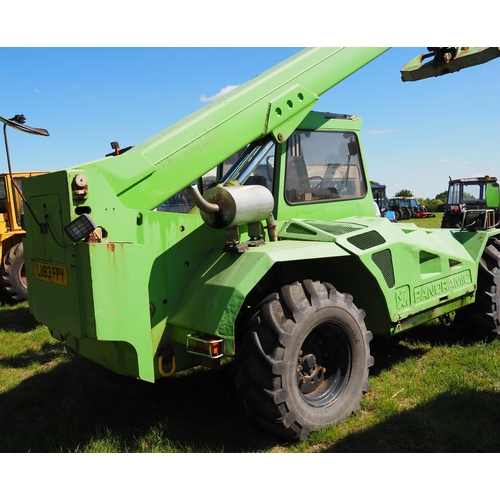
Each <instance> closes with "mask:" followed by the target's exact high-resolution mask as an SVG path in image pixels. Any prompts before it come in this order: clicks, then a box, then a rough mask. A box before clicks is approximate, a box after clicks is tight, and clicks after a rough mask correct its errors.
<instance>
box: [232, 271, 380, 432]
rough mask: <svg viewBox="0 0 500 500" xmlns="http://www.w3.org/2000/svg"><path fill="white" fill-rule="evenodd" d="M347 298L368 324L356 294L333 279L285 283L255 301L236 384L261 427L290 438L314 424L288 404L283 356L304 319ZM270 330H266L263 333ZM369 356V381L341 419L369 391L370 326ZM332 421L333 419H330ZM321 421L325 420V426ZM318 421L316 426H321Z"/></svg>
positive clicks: (366, 338) (368, 334)
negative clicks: (355, 301) (345, 290)
mask: <svg viewBox="0 0 500 500" xmlns="http://www.w3.org/2000/svg"><path fill="white" fill-rule="evenodd" d="M339 302H343V303H344V304H345V306H346V308H347V309H348V310H349V311H350V313H351V314H352V315H353V316H355V317H356V318H357V320H358V321H359V322H360V323H362V324H363V325H364V321H363V319H364V316H365V313H364V311H362V310H360V309H358V308H356V306H355V305H354V304H353V302H352V297H351V296H350V295H348V294H341V293H339V292H338V291H337V290H336V289H335V288H334V287H333V286H332V285H330V284H328V283H320V282H318V281H316V282H313V281H311V280H304V281H303V282H295V283H293V284H291V285H286V286H284V287H283V288H282V289H281V292H280V293H279V294H277V293H273V294H270V295H268V296H267V297H266V298H265V299H264V300H263V301H261V302H260V304H259V305H258V306H257V307H256V310H255V314H254V315H253V317H252V319H251V320H250V322H249V325H248V328H247V329H246V331H245V332H244V334H243V335H242V336H241V337H239V341H238V344H237V345H238V356H237V372H236V378H235V380H236V385H237V388H238V395H239V397H240V399H241V400H242V402H243V405H244V406H245V407H246V409H247V410H248V411H249V412H250V413H251V414H252V415H253V416H254V417H255V418H256V420H257V421H258V422H259V423H260V425H261V426H262V427H264V428H265V429H267V430H268V431H270V432H272V433H273V434H275V435H277V436H280V437H282V438H285V439H287V440H297V439H298V440H303V439H305V438H306V437H307V435H308V434H309V432H310V431H311V430H312V427H311V425H309V423H308V422H306V421H303V419H301V418H300V416H299V415H296V414H295V413H294V412H293V411H292V409H291V408H290V407H289V405H288V404H287V400H288V394H287V391H286V390H285V389H284V388H283V387H282V378H283V376H284V373H285V372H286V371H287V370H290V367H289V366H288V365H287V363H284V362H283V356H284V352H285V350H286V348H287V347H288V346H289V344H290V343H291V342H292V341H293V338H292V337H293V336H292V335H290V333H289V332H290V330H291V329H292V328H293V325H294V324H295V323H297V322H300V321H301V319H302V318H303V317H304V316H305V315H307V314H311V311H317V310H319V309H321V308H323V307H328V306H331V305H336V304H338V303H339ZM263 331H265V334H264V335H262V334H261V333H262V332H263ZM363 337H364V343H365V350H366V352H367V353H368V354H367V356H366V367H365V371H366V373H365V381H364V382H363V384H362V388H361V391H360V393H359V395H358V397H357V398H353V400H354V401H353V405H352V408H351V411H350V412H348V413H346V414H345V415H341V416H340V417H339V419H338V421H341V420H343V419H345V418H346V417H347V416H348V415H349V414H350V413H352V412H355V411H358V410H359V401H360V400H361V398H362V397H363V394H364V393H366V392H368V390H369V383H368V370H369V367H370V366H372V365H373V358H372V357H371V356H370V355H369V342H370V340H371V339H372V334H371V332H369V331H367V330H366V328H365V331H364V333H363ZM330 425H331V424H330ZM320 427H322V426H320ZM320 427H316V428H320Z"/></svg>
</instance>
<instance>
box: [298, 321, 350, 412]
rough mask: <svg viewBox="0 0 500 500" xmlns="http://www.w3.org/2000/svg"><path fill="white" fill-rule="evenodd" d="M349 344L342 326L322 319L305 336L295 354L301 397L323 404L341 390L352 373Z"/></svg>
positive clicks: (336, 396) (334, 397)
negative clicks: (296, 355)
mask: <svg viewBox="0 0 500 500" xmlns="http://www.w3.org/2000/svg"><path fill="white" fill-rule="evenodd" d="M351 362H352V354H351V346H350V343H349V339H348V337H347V334H346V332H345V330H344V329H343V328H342V327H341V326H340V325H337V324H335V323H323V324H321V325H319V326H318V327H316V328H315V329H314V330H312V331H311V332H310V333H309V335H308V336H307V337H306V339H305V340H304V342H303V344H302V347H301V349H300V351H299V353H298V358H297V387H298V390H299V392H300V394H301V396H302V397H303V398H304V400H305V401H306V402H307V403H308V404H309V405H310V406H314V407H317V408H319V407H325V406H328V405H330V404H331V403H332V402H334V401H335V400H336V399H337V398H338V397H339V396H340V394H341V393H342V391H343V390H344V388H345V387H346V385H347V382H348V381H349V376H350V373H351Z"/></svg>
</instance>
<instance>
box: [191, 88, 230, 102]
mask: <svg viewBox="0 0 500 500" xmlns="http://www.w3.org/2000/svg"><path fill="white" fill-rule="evenodd" d="M237 86H238V85H228V86H227V87H224V88H223V89H222V90H221V91H220V92H218V93H217V94H215V95H213V96H210V97H207V96H205V94H203V95H202V96H201V97H200V101H201V102H209V101H213V100H214V99H217V97H220V96H221V95H224V94H227V93H228V92H230V91H231V90H233V89H235V88H236V87H237Z"/></svg>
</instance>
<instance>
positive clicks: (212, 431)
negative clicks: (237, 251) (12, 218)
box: [0, 304, 500, 453]
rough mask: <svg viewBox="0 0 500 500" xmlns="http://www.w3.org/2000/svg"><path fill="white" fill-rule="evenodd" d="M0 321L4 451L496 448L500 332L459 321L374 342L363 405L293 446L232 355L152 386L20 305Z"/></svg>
mask: <svg viewBox="0 0 500 500" xmlns="http://www.w3.org/2000/svg"><path fill="white" fill-rule="evenodd" d="M0 328H1V329H0V429H2V433H1V434H0V452H1V453H6V452H11V453H12V452H44V453H46V452H49V453H57V452H77V453H78V452H81V453H116V452H130V453H159V452H162V453H187V452H192V453H205V452H214V453H228V452H232V453H234V452H254V453H259V452H282V453H284V452H288V453H296V452H337V453H345V452H365V453H369V452H428V453H432V452H487V453H494V452H498V451H500V434H499V433H498V422H499V421H500V397H499V396H500V363H499V351H500V340H495V341H493V342H489V343H488V342H485V341H483V340H481V339H478V338H477V337H476V336H475V335H474V332H468V331H460V330H459V329H457V328H455V327H448V328H445V327H443V326H441V325H439V324H436V325H430V326H426V327H423V328H418V329H415V330H414V331H413V332H412V333H411V334H408V335H406V336H404V337H403V336H402V337H399V338H394V339H389V340H380V339H375V340H374V341H372V353H373V355H374V357H375V365H374V366H373V368H372V369H371V370H370V382H371V391H370V392H369V393H368V394H367V395H366V396H365V397H364V399H363V400H362V409H361V412H360V413H358V414H356V415H353V416H351V417H350V418H349V419H348V420H347V421H345V422H344V423H342V424H341V425H338V426H336V427H334V428H331V429H328V430H325V431H321V432H314V433H312V434H311V435H310V437H309V439H308V440H307V441H305V442H303V443H293V444H290V443H284V442H282V441H280V440H278V439H275V438H274V437H273V436H270V435H268V434H266V433H265V432H263V431H262V430H261V428H260V427H259V426H257V425H256V424H255V423H254V422H253V421H252V420H251V419H250V418H249V417H248V415H247V414H246V413H245V411H244V410H243V409H242V408H241V407H240V405H239V404H238V402H237V400H236V398H235V390H234V386H233V382H232V373H231V368H232V367H231V364H230V363H228V364H226V365H225V366H223V367H222V368H221V369H220V370H218V371H207V370H201V369H200V370H192V371H191V372H189V373H187V374H183V375H178V376H174V377H173V378H171V379H165V380H162V381H160V382H158V383H156V384H148V383H146V382H141V381H138V380H134V379H128V378H124V377H121V376H119V375H116V374H114V373H112V372H110V371H108V370H106V369H104V368H102V367H100V366H98V365H95V364H94V363H92V362H90V361H87V360H86V359H84V358H81V357H79V356H74V355H73V354H71V353H69V352H66V350H65V349H64V347H63V346H62V344H60V343H58V342H56V341H55V340H53V339H52V338H51V337H50V335H49V333H48V331H47V329H46V328H45V327H43V326H40V325H36V323H35V322H34V321H33V320H32V318H31V316H30V315H29V312H28V308H27V305H26V304H21V305H18V306H16V307H11V306H7V305H4V306H2V307H1V308H0Z"/></svg>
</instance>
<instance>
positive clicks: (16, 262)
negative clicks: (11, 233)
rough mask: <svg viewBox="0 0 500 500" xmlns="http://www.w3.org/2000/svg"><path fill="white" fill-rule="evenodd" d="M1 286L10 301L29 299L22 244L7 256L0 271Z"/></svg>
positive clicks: (11, 250) (16, 246)
mask: <svg viewBox="0 0 500 500" xmlns="http://www.w3.org/2000/svg"><path fill="white" fill-rule="evenodd" d="M0 285H1V287H2V290H3V292H4V294H5V295H6V296H7V297H8V298H9V299H10V300H12V301H15V302H22V301H24V300H27V299H28V280H27V279H26V270H25V267H24V247H23V244H22V242H21V243H18V244H17V245H14V246H13V247H12V248H11V249H10V250H9V251H8V252H7V253H6V254H5V256H4V258H3V262H2V268H1V270H0Z"/></svg>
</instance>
